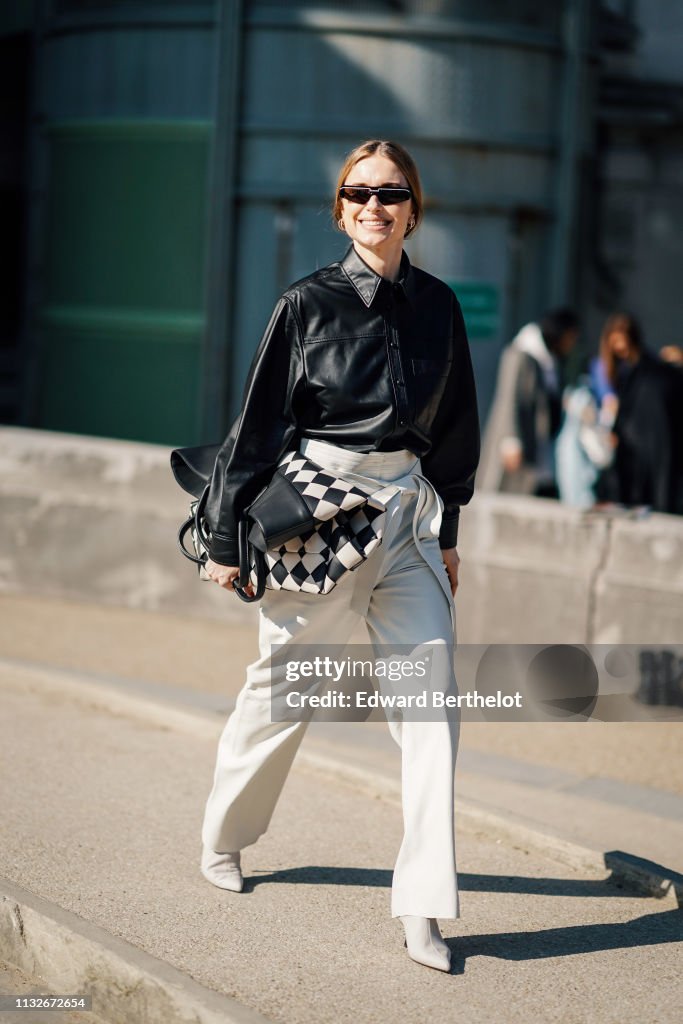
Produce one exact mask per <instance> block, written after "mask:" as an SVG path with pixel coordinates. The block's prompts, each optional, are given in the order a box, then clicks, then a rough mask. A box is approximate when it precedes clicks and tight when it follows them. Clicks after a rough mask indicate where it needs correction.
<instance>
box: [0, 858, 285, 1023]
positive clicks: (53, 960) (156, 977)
mask: <svg viewBox="0 0 683 1024" xmlns="http://www.w3.org/2000/svg"><path fill="white" fill-rule="evenodd" d="M0 959H2V960H5V961H6V962H7V963H10V964H12V965H13V966H15V967H18V968H20V970H22V971H23V972H24V973H25V974H27V975H29V977H31V978H32V979H35V983H36V985H39V984H44V985H45V989H46V990H51V991H52V992H54V993H58V994H60V993H62V994H69V995H75V994H79V995H92V999H93V1013H94V1014H95V1015H96V1016H97V1017H98V1019H99V1018H101V1019H103V1020H106V1021H107V1024H130V1022H131V1021H144V1022H145V1024H270V1022H269V1021H268V1020H267V1018H266V1017H264V1016H262V1015H261V1014H260V1013H257V1012H256V1011H255V1010H250V1009H249V1008H248V1007H246V1006H242V1005H241V1003H238V1002H237V1001H236V1000H235V999H232V998H231V997H230V996H226V995H222V994H221V993H219V992H213V991H212V990H211V989H207V988H204V986H203V985H200V984H199V983H198V982H196V981H194V980H193V979H192V978H191V977H190V976H189V975H186V974H183V973H182V971H179V970H177V969H176V968H175V967H172V966H171V965H170V964H168V963H165V962H164V961H163V960H158V959H157V958H156V957H154V956H152V955H151V954H149V953H146V952H145V951H144V950H142V949H138V947H137V946H133V945H131V943H129V942H126V941H125V940H124V939H120V938H119V937H118V936H116V935H112V934H111V933H110V932H108V931H106V930H105V929H104V928H100V927H99V926H98V925H95V924H92V923H91V922H89V921H86V920H85V919H84V918H81V917H78V916H77V915H76V914H73V913H71V912H70V911H68V910H64V908H63V907H60V906H58V905H57V904H55V903H50V902H48V901H47V900H44V899H42V898H41V897H39V896H36V895H34V894H33V893H30V892H28V891H27V890H26V889H22V888H21V887H20V886H18V885H15V884H14V882H10V881H9V880H8V879H6V878H0ZM43 994H47V992H45V991H44V992H43Z"/></svg>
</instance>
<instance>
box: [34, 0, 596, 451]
mask: <svg viewBox="0 0 683 1024" xmlns="http://www.w3.org/2000/svg"><path fill="white" fill-rule="evenodd" d="M582 5H584V6H585V0H564V3H563V4H547V5H546V4H538V3H535V2H532V0H518V2H516V3H515V4H512V5H509V4H505V3H504V2H502V0H478V2H477V3H474V2H472V0H460V2H455V0H450V2H448V0H442V2H437V0H421V2H417V0H416V2H412V3H411V2H404V3H400V4H399V3H396V2H388V0H387V2H381V0H375V2H373V0H363V2H360V0H359V2H353V3H346V4H342V3H329V2H327V3H315V4H314V3H311V2H308V3H306V2H301V3H294V2H291V3H290V2H288V3H285V2H274V0H270V2H269V3H259V2H256V0H251V2H247V3H244V4H243V5H241V4H239V3H238V0H217V2H216V3H215V4H209V3H199V2H195V3H184V4H181V3H168V2H165V3H161V2H160V0H158V2H149V0H147V2H144V3H139V4H134V5H131V4H126V3H123V2H118V3H116V2H115V0H54V2H53V3H50V0H40V3H39V6H40V8H41V10H42V21H41V24H42V32H39V39H40V47H39V53H40V68H39V74H38V91H37V96H38V108H39V112H40V117H41V118H42V119H43V127H42V128H41V130H40V139H41V144H42V146H43V153H44V160H43V161H42V163H41V162H40V161H39V162H38V163H39V164H40V169H39V170H38V171H37V172H36V174H37V177H36V182H35V183H36V185H37V194H40V192H41V188H43V189H44V202H43V204H42V208H43V211H44V215H43V217H42V221H41V225H39V226H38V228H36V230H35V232H34V234H35V236H36V237H37V238H41V239H42V240H43V241H42V251H40V252H39V251H38V250H39V249H40V245H37V246H36V247H35V252H34V254H33V255H34V260H33V263H34V264H35V265H37V267H38V270H37V271H36V275H37V279H38V280H39V282H40V287H38V288H37V289H36V294H37V295H38V296H39V302H38V310H37V316H36V318H35V324H36V326H37V327H38V328H39V330H38V331H37V335H36V337H37V342H38V347H37V348H36V351H35V352H34V358H33V365H34V366H35V367H37V372H36V373H35V374H34V378H33V379H34V381H35V384H36V386H35V387H34V389H33V392H32V394H33V401H32V403H31V404H32V412H31V414H30V422H32V424H33V425H37V426H44V427H49V428H52V429H58V430H73V431H77V432H86V433H93V434H105V435H107V434H108V435H113V436H118V437H134V438H139V439H144V440H152V441H163V442H169V443H192V442H193V441H195V440H214V439H216V437H217V436H220V435H222V433H223V432H224V430H225V428H226V427H227V425H228V423H229V421H230V419H231V418H232V416H233V415H234V414H235V413H236V412H237V409H238V406H239V399H240V394H241V389H242V385H243V381H244V377H245V374H246V370H247V367H248V364H249V361H250V359H251V356H252V354H253V351H254V349H255V347H256V345H257V344H258V340H259V338H260V335H261V332H262V330H263V327H264V326H265V324H266V322H267V320H268V317H269V314H270V310H271V308H272V306H273V303H274V302H275V300H276V298H277V295H278V293H279V291H280V290H281V289H282V288H284V287H285V286H286V285H287V284H289V283H290V282H291V281H293V280H294V279H296V278H297V277H300V276H302V275H304V274H306V273H309V272H310V271H311V270H312V269H314V268H315V267H317V266H321V265H324V264H325V263H327V262H329V261H330V260H332V259H335V258H337V257H338V256H340V255H341V254H342V253H343V252H344V251H345V249H346V247H347V245H348V239H347V237H346V236H342V235H340V234H339V232H338V231H337V230H336V229H335V227H334V226H333V224H332V223H331V220H330V213H329V208H330V198H331V192H332V188H333V185H334V181H335V178H336V173H337V169H338V167H339V166H340V164H341V162H342V160H343V158H344V155H345V153H346V152H347V151H348V150H349V149H351V148H352V147H353V146H355V145H356V144H358V143H359V142H361V141H362V140H363V139H366V138H371V137H384V138H394V139H397V140H398V141H400V142H402V143H403V144H405V145H407V146H408V148H409V149H410V150H411V151H412V152H413V154H414V155H415V157H416V159H417V161H418V165H419V166H420V168H421V171H422V174H423V178H424V185H425V189H426V193H427V199H428V204H427V216H426V220H425V223H424V225H423V226H422V227H421V229H420V231H419V232H418V233H417V236H416V237H415V239H414V240H411V241H410V242H408V243H407V246H406V248H407V251H408V253H409V255H410V258H411V259H412V260H413V262H415V263H416V264H418V265H419V266H422V267H424V268H425V269H426V270H429V271H431V272H433V273H435V274H437V275H439V276H440V277H442V278H444V279H446V280H447V281H449V282H450V283H451V284H452V285H453V287H454V288H455V290H456V292H457V293H458V295H459V296H460V297H461V301H462V302H463V306H464V309H465V314H466V319H467V322H468V327H469V329H470V336H471V339H472V346H473V354H474V362H475V369H476V372H477V376H478V380H479V391H480V398H481V406H482V412H483V413H485V411H486V408H487V405H488V400H489V397H490V394H491V390H492V386H493V380H494V373H495V364H496V360H497V356H498V352H499V350H500V347H501V345H502V344H503V342H504V341H506V340H507V339H508V337H509V335H510V332H511V331H512V330H513V329H516V327H517V326H518V325H519V323H520V322H521V321H522V320H524V319H526V318H529V317H532V316H535V315H537V314H538V312H539V310H541V309H542V308H543V307H545V306H546V304H547V302H548V301H549V298H550V294H551V291H552V283H551V282H552V278H553V273H554V270H555V271H556V270H557V267H558V266H559V262H558V253H562V252H563V251H564V249H565V248H566V247H567V246H569V245H570V244H571V238H569V237H567V238H566V239H565V238H564V234H560V233H558V231H557V228H556V225H557V224H558V223H559V220H558V218H557V216H556V215H557V212H558V208H559V203H560V198H561V197H560V194H559V190H558V168H559V167H560V166H561V165H562V162H563V160H564V163H565V166H568V164H567V162H566V158H567V156H568V158H569V161H570V162H571V161H572V160H575V159H576V156H577V153H576V152H575V151H574V150H572V152H571V153H569V154H567V152H566V147H565V151H564V156H563V149H562V141H561V140H562V137H563V123H562V119H563V116H564V115H563V110H566V102H565V101H566V98H567V93H566V82H567V76H566V70H567V66H568V61H567V59H566V57H565V45H566V39H567V33H566V25H564V27H563V22H562V20H561V15H562V12H563V10H566V11H569V12H570V13H571V12H574V13H576V9H578V8H580V7H581V6H582ZM242 7H243V17H239V11H240V9H241V8H242ZM226 12H228V13H226ZM236 14H237V15H238V20H237V23H235V21H233V27H232V29H231V31H232V32H233V34H234V33H237V37H236V39H235V40H233V43H235V44H237V42H239V41H240V40H241V43H242V45H241V47H239V58H240V59H239V63H240V66H241V71H240V75H241V78H240V83H239V84H240V86H241V88H240V97H239V104H238V106H237V108H236V111H237V112H236V114H235V115H231V117H232V120H230V118H228V117H226V116H225V115H224V114H221V113H220V109H221V108H220V101H221V97H220V96H218V97H217V96H216V88H217V85H218V86H219V87H220V88H223V86H222V84H221V83H222V81H223V76H225V75H228V76H229V73H230V68H226V67H225V64H226V61H227V62H229V61H233V62H234V61H235V59H236V56H235V55H236V53H237V52H238V50H237V49H236V45H233V46H232V48H231V46H230V45H226V41H225V39H223V41H222V42H221V40H220V38H219V36H220V31H221V30H220V24H221V17H219V16H222V24H223V25H225V24H227V21H226V19H228V20H229V17H233V19H234V18H235V16H236ZM229 43H230V41H229V40H228V44H229ZM584 70H585V68H584V64H583V63H582V64H581V67H580V74H581V75H583V74H584ZM216 110H218V111H219V114H218V117H217V119H216V123H215V124H214V117H215V112H216ZM579 113H580V112H579ZM214 128H215V131H213V129H214ZM226 139H227V140H228V141H227V142H226ZM221 142H222V143H223V146H222V148H221ZM232 142H234V146H232V149H233V150H234V153H233V156H234V155H235V153H236V156H237V159H236V160H234V159H231V161H229V160H227V158H225V163H224V164H223V165H221V164H220V160H219V158H220V155H221V153H223V154H224V153H225V152H227V150H229V149H230V146H231V145H232ZM228 143H229V144H228ZM582 144H583V141H582V139H581V137H580V138H579V145H582ZM222 167H223V168H228V167H230V168H234V171H233V170H225V172H224V173H225V174H226V176H227V177H228V178H229V179H230V180H225V181H223V182H222V185H223V186H224V187H223V190H222V191H221V189H220V188H217V187H216V175H219V176H220V174H221V173H223V171H222V170H221V168H222ZM41 175H42V177H41ZM219 184H221V182H219ZM209 203H212V204H213V208H211V207H210V206H209ZM228 214H229V215H230V216H228ZM216 217H218V218H219V222H218V223H216ZM228 222H230V223H231V224H232V227H231V229H230V237H229V238H227V239H223V242H222V243H221V244H219V243H220V238H219V236H220V232H221V229H222V224H223V223H225V224H227V223H228ZM572 230H573V229H572V227H571V224H570V229H569V231H568V232H567V235H568V236H569V235H571V231H572ZM217 238H218V242H216V239H217ZM207 256H208V264H207V263H206V258H207ZM560 276H561V275H560ZM555 278H556V279H557V273H555ZM207 283H208V288H207ZM562 286H563V287H564V283H563V285H562ZM567 287H568V288H570V284H569V283H568V284H567ZM207 294H208V296H209V299H208V301H207ZM211 296H213V298H212V297H211ZM221 296H222V298H221ZM207 313H208V317H207ZM226 348H227V357H226V358H223V356H224V355H225V353H226ZM217 407H218V408H217ZM207 435H210V436H207Z"/></svg>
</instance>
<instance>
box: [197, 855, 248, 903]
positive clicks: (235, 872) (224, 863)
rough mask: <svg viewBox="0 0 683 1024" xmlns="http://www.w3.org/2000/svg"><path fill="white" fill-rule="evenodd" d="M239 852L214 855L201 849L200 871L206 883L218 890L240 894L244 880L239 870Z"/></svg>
mask: <svg viewBox="0 0 683 1024" xmlns="http://www.w3.org/2000/svg"><path fill="white" fill-rule="evenodd" d="M240 857H241V854H240V851H239V850H237V852H236V853H216V852H215V851H214V850H210V849H209V848H208V847H206V846H205V847H203V849H202V863H201V869H202V874H203V875H204V878H206V879H207V881H209V882H212V883H213V884H214V885H217V886H218V887H219V889H230V890H231V891H232V892H242V889H243V888H244V878H243V877H242V870H241V868H240Z"/></svg>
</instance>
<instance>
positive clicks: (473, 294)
mask: <svg viewBox="0 0 683 1024" xmlns="http://www.w3.org/2000/svg"><path fill="white" fill-rule="evenodd" d="M446 284H447V285H449V287H450V288H452V290H453V291H454V292H455V294H456V295H457V297H458V302H459V303H460V306H461V308H462V315H463V319H464V321H465V328H466V330H467V336H468V338H469V339H470V340H472V339H474V338H491V337H494V336H495V335H496V334H498V332H499V331H500V288H499V287H498V285H497V284H495V283H492V282H490V281H450V280H447V281H446Z"/></svg>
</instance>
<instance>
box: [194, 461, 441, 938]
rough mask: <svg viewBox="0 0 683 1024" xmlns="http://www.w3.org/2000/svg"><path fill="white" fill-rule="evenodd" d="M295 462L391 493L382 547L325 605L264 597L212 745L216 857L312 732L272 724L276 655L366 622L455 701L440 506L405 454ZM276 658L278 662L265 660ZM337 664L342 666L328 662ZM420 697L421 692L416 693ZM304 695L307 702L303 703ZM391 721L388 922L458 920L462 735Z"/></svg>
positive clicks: (262, 809)
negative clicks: (394, 807)
mask: <svg viewBox="0 0 683 1024" xmlns="http://www.w3.org/2000/svg"><path fill="white" fill-rule="evenodd" d="M301 447H302V450H303V451H304V452H305V453H306V455H307V456H308V457H309V458H311V459H312V460H313V461H315V462H317V463H318V464H319V465H323V466H325V467H326V468H328V469H330V470H333V471H335V472H338V473H339V474H340V475H343V476H344V477H345V478H346V479H349V480H353V479H354V477H357V478H358V479H359V480H362V481H363V482H367V481H368V480H372V481H375V482H376V483H377V484H378V486H383V485H385V484H386V485H387V486H388V487H389V492H388V493H390V494H391V492H392V491H393V494H392V496H390V497H389V499H388V501H387V509H388V515H387V524H386V531H385V535H384V539H383V542H382V544H381V545H380V547H379V548H378V549H377V550H376V551H375V552H373V554H372V555H371V556H370V558H369V559H368V560H367V562H365V563H364V564H363V565H362V566H360V568H358V569H357V570H356V571H355V572H351V573H347V574H346V576H345V577H344V578H343V579H342V580H341V582H340V583H339V584H338V585H337V587H336V588H335V589H334V590H333V591H332V592H331V593H330V594H327V595H325V596H318V595H311V594H297V593H290V592H287V591H271V590H266V592H265V595H264V597H263V599H262V601H261V604H260V607H259V649H260V656H259V658H258V659H257V660H256V661H254V662H253V663H252V664H251V665H249V667H248V669H247V678H246V682H245V685H244V687H243V688H242V690H241V691H240V693H239V695H238V697H237V701H236V705H235V709H234V711H233V712H232V714H231V715H230V717H229V719H228V722H227V724H226V726H225V728H224V730H223V733H222V735H221V737H220V740H219V744H218V754H217V760H216V767H215V773H214V781H213V787H212V789H211V792H210V794H209V797H208V800H207V803H206V809H205V814H204V822H203V826H202V842H203V844H204V846H206V847H209V848H210V849H212V850H215V851H216V852H224V853H225V852H234V851H237V850H241V849H243V848H244V847H245V846H249V845H250V844H252V843H255V842H256V840H257V839H258V837H259V836H260V835H262V834H263V833H264V832H265V831H266V829H267V827H268V824H269V822H270V819H271V816H272V814H273V811H274V809H275V806H276V803H277V800H278V798H279V796H280V793H281V791H282V787H283V785H284V782H285V779H286V778H287V774H288V772H289V769H290V767H291V765H292V762H293V760H294V757H295V755H296V752H297V750H298V747H299V744H300V743H301V741H302V739H303V737H304V734H305V730H306V727H307V721H305V720H302V721H272V715H271V687H275V686H277V687H278V688H279V689H281V688H282V687H283V686H284V684H285V661H286V660H287V659H286V658H284V657H283V656H282V655H283V648H284V649H285V650H287V649H291V651H292V654H293V657H298V656H299V655H297V653H296V650H297V647H298V645H302V649H303V645H305V646H306V649H307V650H308V651H309V652H310V651H312V650H315V651H316V652H317V653H319V655H320V657H325V653H326V651H325V648H326V646H327V645H334V646H335V651H339V649H340V645H343V644H345V643H346V642H347V641H348V640H349V638H350V636H351V634H352V633H353V631H354V629H355V627H356V626H357V625H358V623H359V619H361V618H364V619H365V621H366V624H367V628H368V633H369V636H370V640H371V642H372V644H373V645H374V649H375V650H378V651H380V652H381V653H380V655H379V656H382V657H385V656H386V651H387V648H391V647H392V646H394V645H395V646H396V648H397V650H398V651H399V652H401V654H403V653H404V652H405V651H406V649H407V645H409V646H410V648H411V649H418V650H417V652H416V653H417V654H419V653H420V650H422V651H425V650H426V651H428V652H429V654H430V657H431V678H430V689H431V690H441V691H443V692H444V693H448V694H456V693H457V686H456V682H455V674H454V668H453V651H454V648H455V609H454V604H453V598H452V595H451V591H450V584H449V582H448V576H447V573H446V569H445V566H444V563H443V560H442V558H441V554H440V550H439V545H438V533H439V526H440V522H441V510H442V506H441V502H440V499H439V498H438V496H437V494H436V492H435V491H434V489H433V487H432V485H431V484H430V483H429V482H428V481H427V480H426V479H425V478H424V477H423V476H422V475H421V472H420V470H421V467H420V462H419V459H417V458H416V457H415V456H414V455H413V454H412V453H411V452H407V451H399V452H386V453H384V452H372V453H368V454H362V453H356V452H350V451H348V450H346V449H342V448H339V447H337V446H336V445H330V444H327V443H323V442H319V441H304V442H303V444H302V446H301ZM274 648H276V649H277V657H276V658H275V659H273V658H272V657H271V651H272V650H273V649H274ZM335 656H337V657H338V654H335ZM416 686H417V684H416ZM309 692H310V691H309ZM430 717H431V718H432V720H430V721H426V720H421V721H420V720H415V719H414V718H413V719H412V720H411V711H410V709H406V710H404V711H403V713H402V717H399V719H398V720H391V719H390V720H389V722H388V724H389V728H390V730H391V735H392V736H393V738H394V739H395V741H396V742H397V743H398V745H399V746H400V748H401V780H402V807H403V823H404V834H403V840H402V843H401V846H400V849H399V852H398V857H397V860H396V863H395V866H394V873H393V880H392V892H391V916H392V917H398V916H399V915H403V914H414V915H416V916H420V917H439V918H457V917H459V916H460V906H459V896H458V885H457V872H456V859H455V832H454V774H455V761H456V756H457V749H458V738H459V729H460V719H459V713H458V712H457V711H456V712H454V709H452V708H451V709H449V711H448V713H446V711H445V710H444V711H443V712H442V713H441V715H440V714H439V712H438V711H431V712H430Z"/></svg>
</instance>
